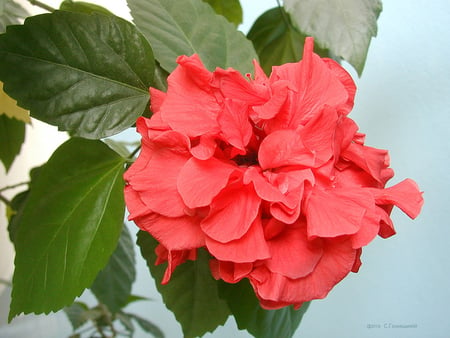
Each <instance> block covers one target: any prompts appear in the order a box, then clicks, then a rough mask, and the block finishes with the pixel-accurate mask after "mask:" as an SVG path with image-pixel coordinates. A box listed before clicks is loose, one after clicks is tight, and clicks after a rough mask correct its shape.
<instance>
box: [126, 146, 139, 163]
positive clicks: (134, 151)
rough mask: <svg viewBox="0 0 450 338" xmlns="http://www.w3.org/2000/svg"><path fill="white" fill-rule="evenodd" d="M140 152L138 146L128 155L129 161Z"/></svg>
mask: <svg viewBox="0 0 450 338" xmlns="http://www.w3.org/2000/svg"><path fill="white" fill-rule="evenodd" d="M139 150H141V146H140V145H139V146H138V147H137V148H136V149H134V150H133V152H132V153H131V154H130V157H129V158H130V159H131V160H133V159H134V155H136V154H137V153H138V151H139Z"/></svg>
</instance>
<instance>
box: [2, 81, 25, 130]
mask: <svg viewBox="0 0 450 338" xmlns="http://www.w3.org/2000/svg"><path fill="white" fill-rule="evenodd" d="M2 114H5V115H6V116H8V117H14V118H15V119H17V120H19V121H23V122H25V123H30V121H31V120H30V114H28V111H27V110H25V109H22V108H20V107H19V106H18V105H17V102H16V101H15V100H13V99H12V98H11V97H9V96H8V95H6V93H5V92H4V91H3V82H1V81H0V115H2Z"/></svg>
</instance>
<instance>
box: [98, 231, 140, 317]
mask: <svg viewBox="0 0 450 338" xmlns="http://www.w3.org/2000/svg"><path fill="white" fill-rule="evenodd" d="M135 264H136V262H135V259H134V243H133V241H132V240H131V236H130V232H129V231H128V228H127V227H126V226H125V225H124V226H123V227H122V233H121V235H120V238H119V243H118V244H117V248H116V250H115V251H114V252H113V254H112V256H111V257H110V259H109V262H108V264H107V265H106V267H105V268H104V269H103V270H102V271H100V273H99V274H98V276H97V278H96V279H95V281H94V284H92V286H91V291H92V292H93V293H94V295H95V297H97V299H98V301H99V302H100V303H103V304H105V305H106V306H107V307H108V309H109V310H110V311H111V312H112V313H116V312H118V311H119V310H120V309H121V308H122V307H124V306H125V305H126V304H127V301H128V298H129V296H130V294H131V285H132V284H133V282H134V280H135V278H136V269H135Z"/></svg>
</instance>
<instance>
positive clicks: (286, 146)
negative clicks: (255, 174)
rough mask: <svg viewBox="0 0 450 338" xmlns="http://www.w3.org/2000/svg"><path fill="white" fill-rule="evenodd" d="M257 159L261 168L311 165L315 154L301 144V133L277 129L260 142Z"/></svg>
mask: <svg viewBox="0 0 450 338" xmlns="http://www.w3.org/2000/svg"><path fill="white" fill-rule="evenodd" d="M258 160H259V164H260V166H261V168H262V169H264V170H265V169H271V168H279V167H283V166H288V165H300V166H305V167H312V166H313V165H314V161H315V155H314V153H312V152H311V151H310V150H309V149H308V148H306V147H305V146H304V144H303V140H302V137H301V134H300V133H299V132H297V131H295V130H290V129H288V130H277V131H275V132H273V133H271V134H269V135H267V137H266V138H265V139H264V140H263V141H262V142H261V146H260V148H259V151H258Z"/></svg>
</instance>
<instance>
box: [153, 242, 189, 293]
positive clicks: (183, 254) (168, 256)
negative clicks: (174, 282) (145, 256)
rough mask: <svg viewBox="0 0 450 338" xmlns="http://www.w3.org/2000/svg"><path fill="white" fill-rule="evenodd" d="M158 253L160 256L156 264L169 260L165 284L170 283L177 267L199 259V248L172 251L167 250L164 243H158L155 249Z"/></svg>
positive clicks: (164, 279) (163, 282)
mask: <svg viewBox="0 0 450 338" xmlns="http://www.w3.org/2000/svg"><path fill="white" fill-rule="evenodd" d="M155 252H156V255H157V256H158V258H157V260H156V262H155V265H160V264H163V263H165V262H167V263H168V264H167V268H166V271H165V272H164V276H163V279H162V281H161V284H163V285H165V284H167V283H169V281H170V278H171V277H172V273H173V272H174V271H175V268H176V267H177V266H178V265H180V264H183V263H184V262H186V261H187V260H188V259H189V260H193V261H194V260H196V259H197V250H196V249H193V250H175V251H170V250H167V249H166V248H165V247H164V246H163V245H161V244H160V245H158V246H157V247H156V249H155Z"/></svg>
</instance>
